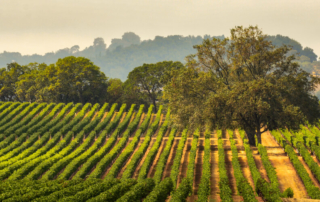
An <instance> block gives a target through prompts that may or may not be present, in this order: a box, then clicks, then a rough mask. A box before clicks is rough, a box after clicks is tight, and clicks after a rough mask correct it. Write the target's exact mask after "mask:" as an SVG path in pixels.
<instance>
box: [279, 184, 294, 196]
mask: <svg viewBox="0 0 320 202" xmlns="http://www.w3.org/2000/svg"><path fill="white" fill-rule="evenodd" d="M293 195H294V193H293V190H292V189H291V187H289V188H287V189H286V190H284V192H283V193H281V194H280V196H281V197H282V198H293Z"/></svg>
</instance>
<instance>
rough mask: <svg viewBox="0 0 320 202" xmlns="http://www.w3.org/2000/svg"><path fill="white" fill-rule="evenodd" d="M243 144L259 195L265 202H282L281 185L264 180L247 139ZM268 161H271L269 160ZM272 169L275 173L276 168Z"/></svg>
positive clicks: (241, 132)
mask: <svg viewBox="0 0 320 202" xmlns="http://www.w3.org/2000/svg"><path fill="white" fill-rule="evenodd" d="M230 132H232V131H230ZM243 133H244V131H240V134H242V135H241V136H242V137H244V135H243ZM243 142H244V143H243V145H244V148H245V151H246V156H247V161H248V165H249V169H250V172H251V176H252V179H253V182H254V185H255V186H256V192H257V193H258V194H261V195H262V197H263V199H264V200H265V201H270V202H271V201H272V202H273V201H275V202H276V201H278V202H281V201H282V200H281V199H280V196H279V194H280V190H279V184H273V183H270V184H269V183H268V182H267V181H266V180H265V179H263V178H262V176H261V174H260V172H259V170H258V168H257V166H256V163H255V160H254V158H253V154H252V151H251V148H250V145H249V144H248V143H247V142H248V141H247V139H244V141H243ZM259 146H261V144H259V145H258V147H259ZM261 158H265V156H263V157H261ZM267 160H268V161H269V159H268V158H267ZM268 168H270V167H268ZM266 169H267V168H266ZM271 169H272V170H273V171H274V168H273V167H272V166H271ZM269 172H270V171H269ZM271 172H272V171H271ZM267 173H268V171H267ZM275 177H276V176H275ZM274 180H275V179H272V180H270V181H274ZM277 182H278V181H277Z"/></svg>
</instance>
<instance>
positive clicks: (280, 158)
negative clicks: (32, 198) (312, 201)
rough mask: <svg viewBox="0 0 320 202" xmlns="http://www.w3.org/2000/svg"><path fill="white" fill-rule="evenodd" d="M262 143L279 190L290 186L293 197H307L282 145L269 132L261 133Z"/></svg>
mask: <svg viewBox="0 0 320 202" xmlns="http://www.w3.org/2000/svg"><path fill="white" fill-rule="evenodd" d="M261 138H262V144H263V145H264V146H265V147H266V149H267V152H268V156H269V159H270V162H271V164H272V166H273V167H274V168H275V169H276V172H277V177H278V180H279V184H280V191H281V192H283V191H284V190H285V189H287V188H289V187H291V188H292V189H293V192H294V197H295V198H309V197H308V194H307V190H306V188H305V187H304V184H303V182H302V180H301V179H300V177H299V175H298V173H297V171H296V170H295V168H294V167H293V165H292V163H291V162H290V159H289V157H288V156H287V155H286V153H285V152H284V151H283V149H282V147H281V146H280V145H279V144H278V143H277V142H276V141H275V140H274V138H273V137H272V136H271V134H270V133H269V132H266V133H264V134H262V136H261Z"/></svg>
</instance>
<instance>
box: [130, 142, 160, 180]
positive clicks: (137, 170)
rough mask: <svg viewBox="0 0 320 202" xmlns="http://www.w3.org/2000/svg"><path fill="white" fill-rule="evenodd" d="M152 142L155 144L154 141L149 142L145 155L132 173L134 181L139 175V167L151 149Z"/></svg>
mask: <svg viewBox="0 0 320 202" xmlns="http://www.w3.org/2000/svg"><path fill="white" fill-rule="evenodd" d="M154 142H155V139H151V141H150V142H149V146H148V149H147V151H146V152H145V154H144V155H143V157H142V159H141V160H140V162H139V164H138V166H137V167H136V170H135V171H134V173H133V176H132V178H135V179H137V178H138V175H139V172H140V169H141V166H142V164H143V162H144V160H145V159H146V157H147V155H148V153H149V151H150V149H151V148H152V145H153V144H154Z"/></svg>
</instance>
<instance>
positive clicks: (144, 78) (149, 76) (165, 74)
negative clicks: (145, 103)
mask: <svg viewBox="0 0 320 202" xmlns="http://www.w3.org/2000/svg"><path fill="white" fill-rule="evenodd" d="M181 68H183V65H182V63H181V62H172V61H164V62H158V63H156V64H143V65H142V66H139V67H136V68H134V69H133V70H132V71H131V72H130V73H129V75H128V80H127V81H126V85H128V87H129V89H130V91H134V92H137V93H138V94H141V97H145V98H147V99H149V102H150V103H152V104H153V105H154V106H155V108H154V112H155V113H156V112H157V105H156V101H157V100H159V99H160V98H161V96H162V90H161V89H162V88H163V86H164V85H165V84H166V83H167V82H168V81H169V80H170V79H171V76H170V73H169V72H170V71H172V70H177V69H181Z"/></svg>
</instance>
